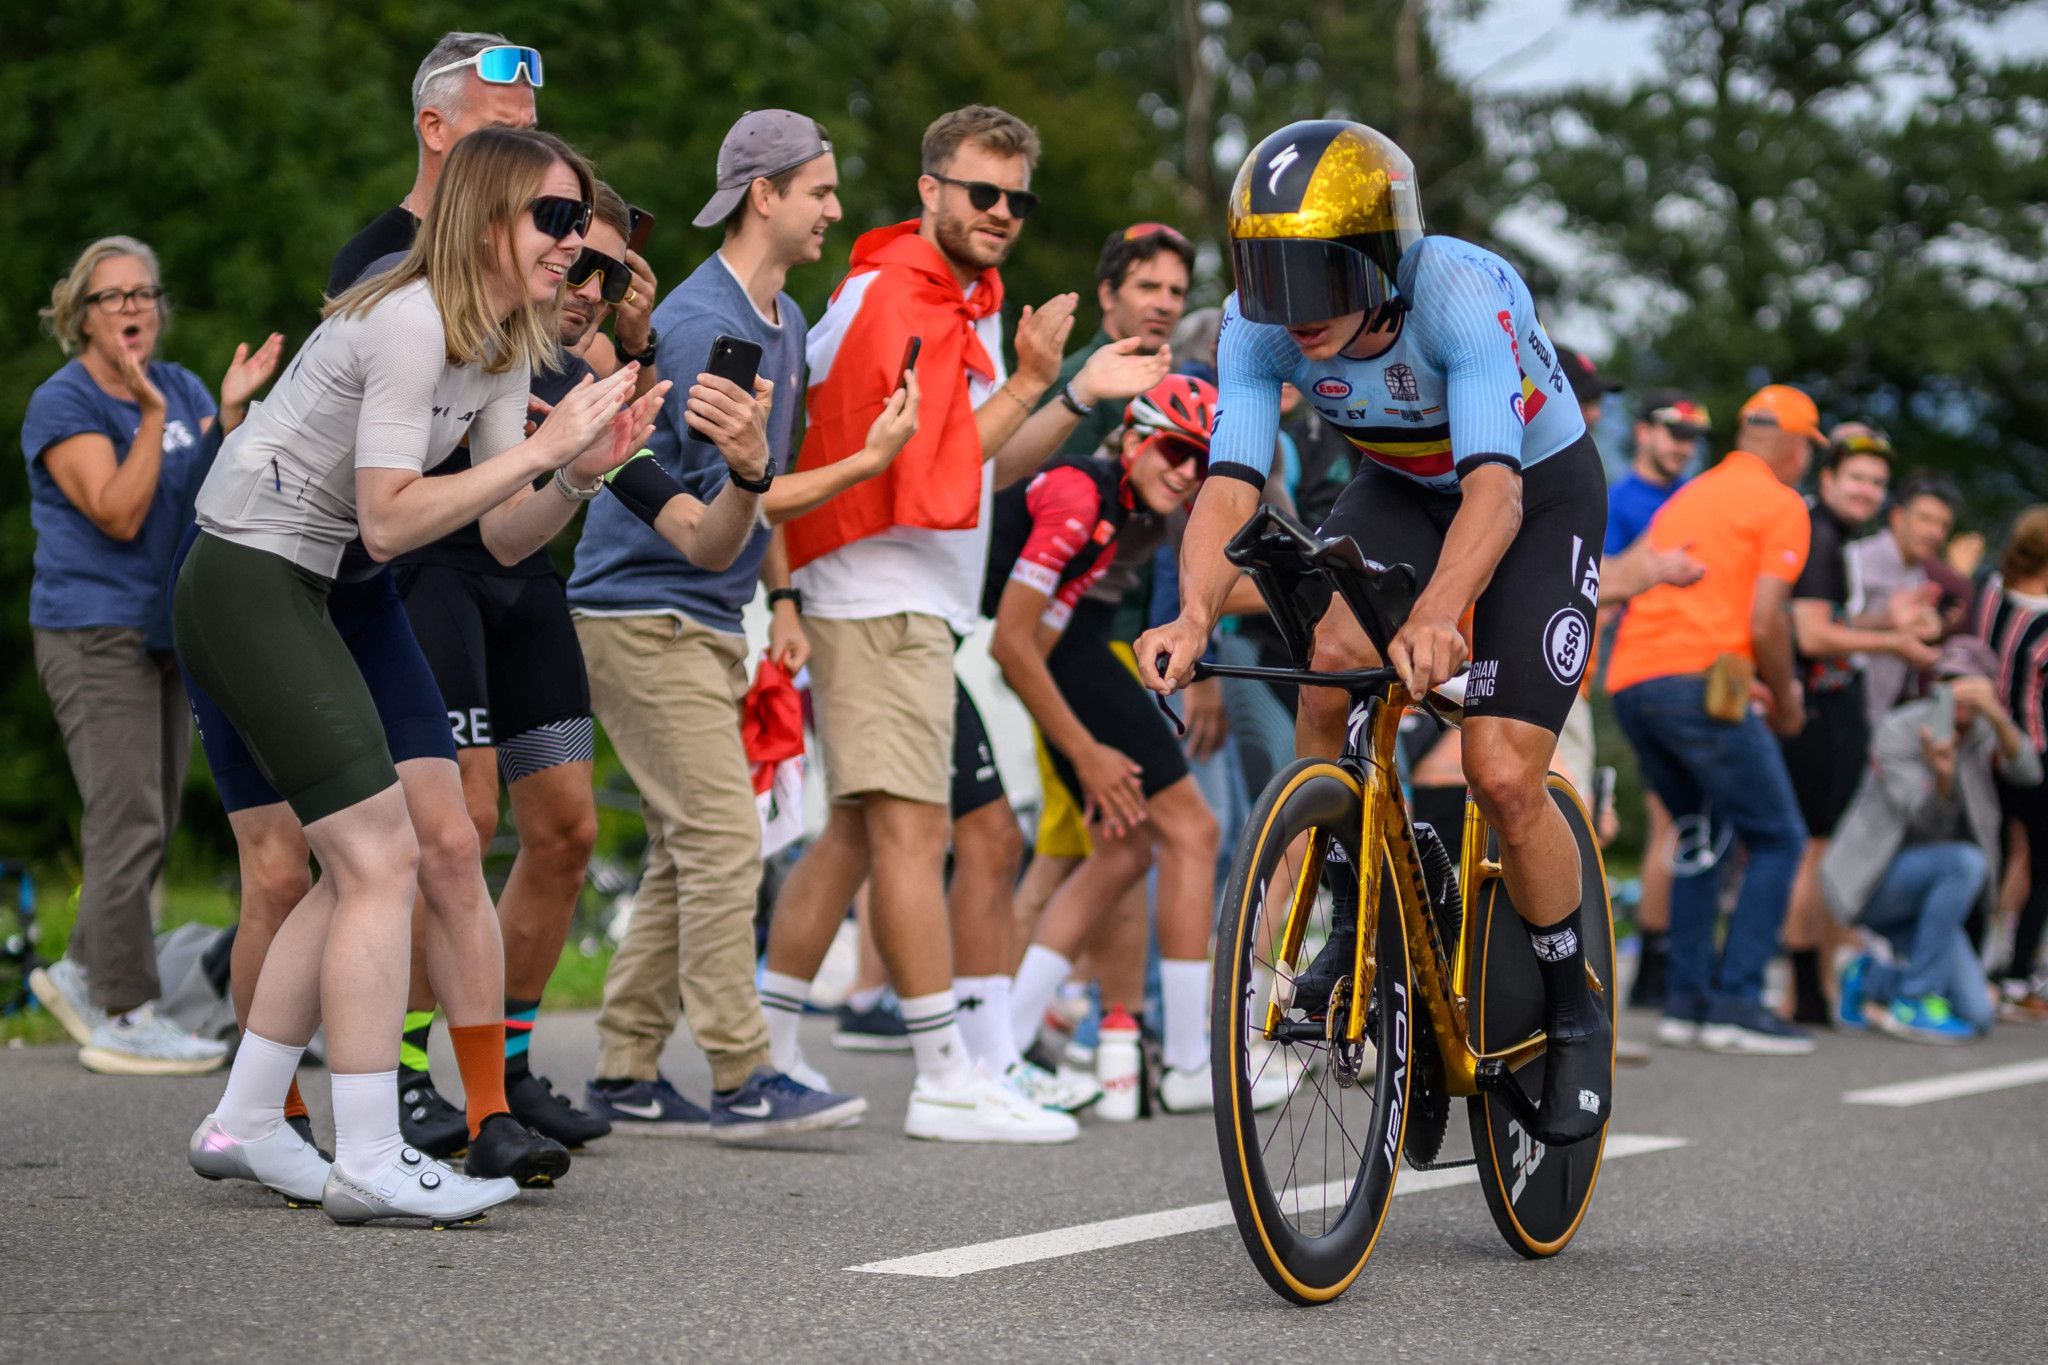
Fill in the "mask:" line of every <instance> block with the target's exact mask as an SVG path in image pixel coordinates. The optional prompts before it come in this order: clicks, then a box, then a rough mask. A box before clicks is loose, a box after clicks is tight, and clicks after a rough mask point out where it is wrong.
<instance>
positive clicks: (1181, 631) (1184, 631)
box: [1136, 616, 1209, 696]
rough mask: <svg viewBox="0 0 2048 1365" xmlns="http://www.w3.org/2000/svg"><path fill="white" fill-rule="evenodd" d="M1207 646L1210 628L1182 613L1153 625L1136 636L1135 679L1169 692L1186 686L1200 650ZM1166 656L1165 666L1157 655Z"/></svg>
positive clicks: (1154, 688) (1155, 689)
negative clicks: (1207, 628) (1204, 627)
mask: <svg viewBox="0 0 2048 1365" xmlns="http://www.w3.org/2000/svg"><path fill="white" fill-rule="evenodd" d="M1208 647H1209V632H1208V631H1206V630H1203V629H1202V628H1201V627H1200V626H1198V625H1196V624H1195V623H1194V622H1192V621H1190V620H1188V618H1187V617H1185V616H1181V617H1176V618H1175V619H1173V620H1171V621H1168V622H1167V623H1166V624H1165V625H1163V626H1154V627H1152V629H1150V630H1148V631H1146V632H1145V633H1144V634H1143V635H1140V636H1139V637H1138V643H1137V645H1136V649H1137V651H1138V680H1139V681H1140V682H1142V683H1144V684H1145V686H1147V687H1149V688H1151V689H1152V690H1153V691H1154V692H1164V693H1167V694H1168V695H1169V696H1170V695H1172V694H1173V693H1174V692H1177V691H1179V690H1180V689H1181V688H1183V687H1186V686H1187V684H1188V678H1189V677H1190V676H1191V675H1192V674H1193V673H1194V671H1195V665H1196V664H1197V663H1199V662H1200V661H1201V658H1202V651H1203V650H1205V649H1207V648H1208ZM1162 654H1163V655H1165V656H1166V660H1167V662H1166V668H1165V670H1164V671H1163V672H1162V671H1161V669H1160V667H1159V656H1160V655H1162Z"/></svg>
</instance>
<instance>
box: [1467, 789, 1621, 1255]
mask: <svg viewBox="0 0 2048 1365" xmlns="http://www.w3.org/2000/svg"><path fill="white" fill-rule="evenodd" d="M1549 785H1550V798H1551V800H1552V801H1554V802H1555V803H1556V804H1557V808H1558V810H1559V811H1560V812H1562V814H1563V815H1564V818H1565V823H1566V824H1568V825H1570V826H1571V829H1572V837H1573V839H1574V840H1575V841H1576V842H1577V844H1578V846H1579V895H1580V900H1579V906H1580V926H1581V934H1580V939H1581V941H1582V942H1583V943H1584V945H1585V954H1586V965H1587V966H1588V967H1590V968H1592V970H1593V974H1594V975H1595V976H1596V977H1598V978H1599V981H1600V985H1601V988H1602V990H1603V991H1604V992H1605V995H1604V998H1603V1003H1604V1004H1605V1005H1606V1007H1607V1014H1608V1018H1609V1019H1610V1021H1614V1022H1615V1023H1616V1024H1617V1026H1618V1023H1619V1021H1618V1020H1617V1019H1616V1014H1617V1006H1618V1004H1619V1002H1618V1001H1617V1000H1616V999H1615V993H1614V916H1613V913H1612V911H1611V909H1610V907H1609V905H1608V901H1607V873H1606V869H1605V867H1604V866H1603V865H1602V863H1601V861H1600V846H1599V845H1598V844H1597V843H1595V842H1594V839H1593V827H1592V824H1591V822H1590V821H1589V820H1588V819H1587V817H1586V808H1585V807H1584V806H1583V805H1581V804H1580V802H1579V798H1578V794H1577V793H1576V792H1574V791H1573V790H1572V788H1571V785H1570V784H1569V783H1567V782H1566V781H1565V780H1564V779H1563V778H1562V777H1559V776H1558V775H1557V774H1555V773H1552V774H1551V776H1550V784H1549ZM1492 855H1493V851H1492V850H1489V856H1492ZM1466 871H1467V875H1468V876H1469V875H1470V872H1471V870H1470V869H1467V870H1466ZM1474 914H1475V915H1476V916H1477V919H1476V921H1475V923H1474V924H1473V925H1472V939H1471V943H1472V950H1473V952H1474V954H1475V958H1474V961H1473V964H1472V972H1473V977H1472V979H1473V990H1472V1044H1473V1046H1474V1048H1476V1049H1477V1050H1479V1051H1481V1052H1495V1051H1499V1050H1500V1049H1502V1048H1505V1047H1509V1046H1512V1045H1513V1044H1515V1043H1518V1042H1520V1041H1521V1040H1523V1039H1524V1038H1527V1037H1529V1036H1530V1035H1531V1034H1534V1033H1541V1032H1542V1031H1543V978H1542V975H1541V974H1540V973H1539V972H1538V970H1537V966H1536V954H1535V953H1534V952H1532V951H1531V950H1530V948H1529V935H1528V933H1527V931H1526V930H1524V929H1523V928H1522V920H1521V916H1520V915H1518V914H1516V913H1515V907H1514V903H1513V902H1512V901H1510V900H1509V899H1508V893H1507V882H1506V881H1505V880H1504V879H1502V878H1500V877H1494V878H1492V879H1490V880H1489V881H1487V882H1486V883H1485V885H1483V886H1482V887H1481V888H1480V891H1479V895H1478V897H1477V903H1476V905H1475V906H1474ZM1607 1066H1608V1074H1609V1075H1610V1076H1612V1074H1613V1070H1614V1058H1613V1055H1612V1053H1610V1054H1609V1056H1608V1061H1607ZM1542 1076H1543V1059H1542V1057H1541V1056H1538V1057H1537V1058H1536V1059H1535V1060H1533V1061H1531V1062H1529V1063H1527V1064H1526V1065H1524V1066H1523V1067H1522V1068H1521V1070H1520V1071H1518V1072H1516V1073H1515V1076H1514V1084H1516V1085H1519V1086H1520V1087H1522V1090H1523V1092H1524V1093H1525V1094H1529V1095H1532V1096H1533V1095H1534V1094H1535V1093H1536V1092H1538V1091H1540V1090H1541V1088H1542ZM1609 1093H1612V1091H1611V1090H1610V1092H1609ZM1465 1103H1466V1117H1467V1118H1468V1119H1469V1121H1470V1123H1471V1126H1472V1151H1473V1153H1474V1154H1475V1155H1476V1156H1477V1158H1478V1164H1479V1187H1480V1189H1481V1190H1483V1191H1484V1192H1485V1194H1486V1207H1487V1208H1488V1210H1490V1211H1491V1212H1492V1214H1493V1222H1494V1226H1496V1227H1498V1228H1499V1229H1500V1235H1501V1236H1502V1237H1503V1238H1505V1239H1506V1241H1507V1244H1508V1245H1509V1246H1511V1247H1513V1248H1514V1249H1515V1251H1516V1252H1518V1253H1519V1254H1521V1255H1523V1256H1528V1257H1531V1258H1536V1257H1544V1256H1555V1255H1556V1254H1557V1253H1558V1252H1560V1251H1562V1250H1564V1248H1565V1244H1566V1243H1568V1242H1570V1241H1571V1239H1572V1235H1573V1234H1574V1233H1576V1232H1577V1231H1578V1230H1579V1223H1580V1221H1581V1220H1582V1219H1583V1218H1584V1217H1585V1216H1586V1208H1587V1206H1588V1205H1590V1204H1591V1203H1592V1202H1593V1186H1594V1184H1595V1183H1596V1182H1597V1181H1598V1180H1599V1178H1600V1157H1601V1153H1602V1152H1603V1151H1605V1150H1606V1145H1607V1129H1606V1128H1604V1127H1603V1128H1602V1129H1601V1130H1600V1132H1599V1134H1598V1135H1597V1136H1594V1137H1591V1138H1588V1139H1586V1140H1585V1141H1583V1142H1575V1143H1573V1144H1572V1145H1571V1146H1569V1147H1551V1146H1547V1145H1546V1144H1544V1143H1542V1142H1539V1141H1537V1139H1536V1137H1535V1136H1534V1135H1533V1134H1531V1133H1530V1132H1528V1131H1527V1130H1526V1129H1525V1128H1524V1127H1523V1126H1522V1123H1521V1121H1520V1120H1519V1119H1517V1118H1516V1117H1515V1115H1514V1114H1512V1113H1511V1112H1509V1109H1508V1106H1507V1105H1506V1104H1504V1103H1503V1102H1502V1101H1501V1100H1499V1099H1497V1098H1495V1097H1493V1096H1489V1095H1487V1094H1485V1093H1483V1092H1482V1093H1481V1094H1479V1095H1475V1096H1474V1097H1472V1098H1471V1099H1469V1100H1467V1101H1466V1102H1465Z"/></svg>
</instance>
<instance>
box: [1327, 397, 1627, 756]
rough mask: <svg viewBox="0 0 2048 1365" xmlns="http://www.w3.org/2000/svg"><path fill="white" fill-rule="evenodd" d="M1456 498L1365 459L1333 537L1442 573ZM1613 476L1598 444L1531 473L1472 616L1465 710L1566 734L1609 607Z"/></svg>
mask: <svg viewBox="0 0 2048 1365" xmlns="http://www.w3.org/2000/svg"><path fill="white" fill-rule="evenodd" d="M1458 507H1459V496H1458V494H1457V493H1456V492H1448V493H1440V492H1437V491H1436V490H1434V489H1430V488H1425V487H1423V486H1422V485H1421V484H1419V483H1416V482H1415V481H1414V480H1413V479H1409V478H1405V477H1403V476H1402V475H1399V474H1396V473H1394V472H1393V471H1391V470H1388V469H1385V468H1382V467H1381V466H1379V465H1376V464H1374V463H1372V462H1371V461H1366V462H1364V463H1362V464H1360V466H1359V469H1358V474H1357V476H1356V477H1355V478H1353V479H1352V480H1351V484H1350V486H1349V487H1348V488H1346V489H1345V490H1344V492H1343V494H1342V495H1341V496H1339V497H1338V499H1337V505H1336V506H1335V507H1333V508H1331V509H1330V515H1329V518H1328V519H1327V520H1326V521H1324V523H1323V526H1322V532H1321V533H1322V534H1323V535H1325V536H1340V535H1342V536H1350V537H1352V538H1353V539H1355V540H1356V541H1357V542H1358V548H1359V549H1361V550H1363V551H1364V552H1365V556H1366V558H1368V559H1376V560H1378V561H1379V562H1380V563H1382V564H1407V565H1411V566H1413V568H1414V569H1415V573H1416V576H1417V580H1418V583H1420V584H1426V583H1428V582H1429V578H1430V575H1431V574H1433V573H1434V572H1436V560H1437V554H1438V552H1439V551H1441V550H1442V549H1443V543H1444V533H1445V532H1446V531H1448V530H1449V529H1450V525H1451V518H1452V517H1454V516H1456V515H1457V512H1458ZM1606 535H1607V476H1606V474H1605V473H1604V472H1603V471H1602V469H1601V468H1600V452H1599V451H1597V450H1595V449H1594V448H1593V438H1592V437H1591V436H1581V437H1580V438H1579V439H1578V440H1576V441H1574V442H1573V443H1572V444H1570V445H1568V446H1566V447H1565V448H1564V449H1563V450H1560V451H1559V452H1557V454H1555V455H1552V456H1550V457H1549V458H1548V459H1545V460H1542V461H1539V462H1538V463H1537V464H1536V465H1535V466H1534V467H1532V468H1529V469H1525V470H1523V471H1522V529H1521V530H1520V531H1519V532H1518V533H1517V534H1516V536H1515V539H1514V542H1513V543H1512V544H1510V545H1509V546H1508V549H1507V553H1506V554H1504V555H1502V556H1501V561H1500V567H1499V568H1497V569H1495V570H1494V571H1493V579H1492V581H1491V582H1490V583H1488V584H1487V587H1486V591H1485V592H1483V593H1481V594H1480V595H1479V601H1478V603H1477V604H1476V606H1475V607H1474V609H1473V613H1472V672H1471V675H1470V676H1469V677H1468V678H1467V679H1466V683H1465V712H1466V714H1467V715H1472V716H1506V717H1509V718H1510V719H1513V720H1523V721H1527V722H1529V723H1530V724H1531V725H1540V726H1542V727H1543V728H1544V729H1546V730H1548V731H1550V733H1551V734H1553V735H1554V734H1557V733H1558V732H1559V731H1560V730H1562V729H1563V728H1564V719H1565V717H1566V716H1567V715H1568V714H1570V712H1571V709H1572V702H1573V701H1574V700H1576V699H1577V697H1578V695H1579V683H1580V682H1581V681H1582V680H1583V679H1584V677H1585V673H1586V667H1587V663H1588V661H1589V660H1590V658H1591V656H1592V652H1593V620H1594V616H1595V613H1596V612H1597V610H1598V608H1599V605H1600V600H1599V599H1600V546H1601V544H1602V542H1603V541H1604V539H1605V537H1606Z"/></svg>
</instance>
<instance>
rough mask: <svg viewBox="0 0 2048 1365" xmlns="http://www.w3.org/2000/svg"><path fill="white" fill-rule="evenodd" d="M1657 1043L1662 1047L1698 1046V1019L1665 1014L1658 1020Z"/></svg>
mask: <svg viewBox="0 0 2048 1365" xmlns="http://www.w3.org/2000/svg"><path fill="white" fill-rule="evenodd" d="M1657 1044H1658V1046H1660V1047H1698V1046H1699V1045H1700V1025H1699V1021H1698V1020H1697V1019H1680V1018H1677V1017H1676V1016H1674V1015H1669V1014H1667V1015H1665V1016H1664V1017H1663V1018H1662V1019H1659V1020H1658V1021H1657Z"/></svg>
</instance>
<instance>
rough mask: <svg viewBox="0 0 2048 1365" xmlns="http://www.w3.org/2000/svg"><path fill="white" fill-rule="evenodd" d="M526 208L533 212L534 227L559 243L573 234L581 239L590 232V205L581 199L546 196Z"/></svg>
mask: <svg viewBox="0 0 2048 1365" xmlns="http://www.w3.org/2000/svg"><path fill="white" fill-rule="evenodd" d="M526 207H527V208H529V209H531V210H532V211H533V225H534V226H535V227H537V228H539V229H540V230H541V232H542V234H543V235H545V236H549V237H552V238H554V239H555V240H556V241H558V242H559V241H561V240H562V239H563V238H564V237H567V236H568V235H569V234H570V233H572V232H573V233H575V234H576V235H577V236H579V237H580V236H582V235H583V234H584V233H585V232H588V231H589V230H590V205H588V204H586V203H584V202H583V201H582V200H581V199H565V198H563V197H562V196H561V195H559V194H544V195H542V196H541V197H540V198H538V199H536V200H534V201H533V202H532V203H531V204H528V205H527V206H526Z"/></svg>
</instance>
